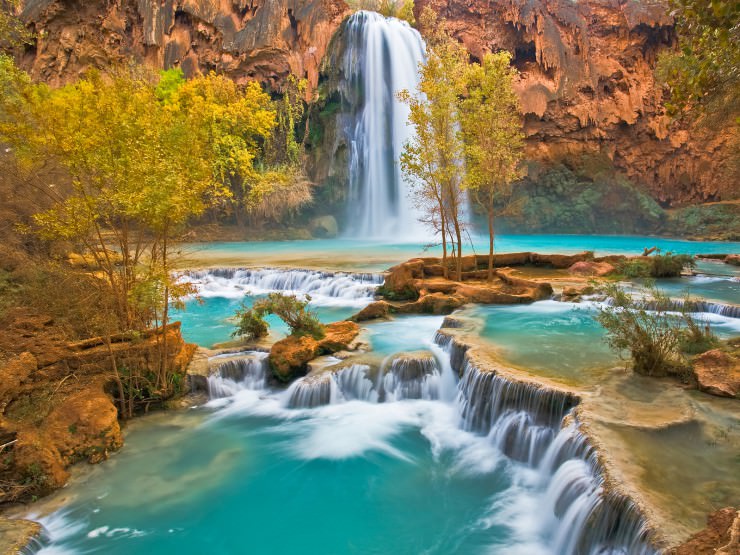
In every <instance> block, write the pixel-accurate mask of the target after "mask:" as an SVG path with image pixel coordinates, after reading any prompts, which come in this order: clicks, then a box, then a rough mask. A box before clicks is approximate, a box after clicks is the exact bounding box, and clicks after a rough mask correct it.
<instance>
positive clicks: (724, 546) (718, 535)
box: [669, 507, 740, 555]
mask: <svg viewBox="0 0 740 555" xmlns="http://www.w3.org/2000/svg"><path fill="white" fill-rule="evenodd" d="M669 553H670V555H732V554H736V553H740V511H738V510H737V509H735V508H734V507H725V508H724V509H719V510H718V511H715V512H713V513H712V514H710V515H709V516H708V517H707V527H706V528H705V529H704V530H702V531H701V532H698V533H696V534H694V535H693V536H691V537H690V538H689V539H688V540H686V542H684V543H683V544H681V545H680V546H678V547H676V548H673V549H671V550H670V551H669Z"/></svg>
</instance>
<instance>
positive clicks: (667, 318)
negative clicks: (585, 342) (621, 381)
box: [596, 284, 717, 376]
mask: <svg viewBox="0 0 740 555" xmlns="http://www.w3.org/2000/svg"><path fill="white" fill-rule="evenodd" d="M605 292H606V294H607V295H609V297H610V298H611V299H612V304H611V305H609V306H605V307H603V308H601V309H600V310H599V313H598V315H597V316H596V319H597V321H598V322H599V323H600V324H601V325H602V326H603V327H604V328H605V329H606V342H607V343H608V344H609V347H611V349H612V350H613V351H615V352H617V353H619V354H621V353H623V352H624V351H628V352H629V353H630V358H631V360H632V365H633V368H634V370H635V372H637V373H638V374H643V375H646V376H665V375H668V374H678V375H682V374H684V373H685V370H686V368H687V365H688V363H687V361H686V357H685V353H688V354H697V353H700V352H704V351H706V350H708V349H710V348H712V347H713V346H715V345H716V342H717V340H716V338H715V337H714V335H713V334H712V332H711V329H710V328H709V324H708V323H706V322H703V321H701V320H696V319H695V318H693V317H692V316H691V315H690V314H689V312H688V311H689V310H690V307H691V306H692V301H691V300H690V299H689V298H688V297H687V298H686V301H685V303H684V305H683V307H684V308H682V309H681V311H680V312H681V313H680V314H679V315H676V314H675V312H673V311H671V309H672V307H675V303H673V302H672V301H671V299H670V298H669V297H668V296H667V295H665V294H664V293H661V292H660V291H659V290H658V289H656V288H655V287H654V286H650V287H649V295H648V297H647V298H639V299H635V298H634V297H633V296H632V295H630V294H628V293H625V292H624V291H623V290H622V289H620V288H619V287H618V286H617V285H616V284H607V285H605ZM648 307H651V308H653V309H654V310H648Z"/></svg>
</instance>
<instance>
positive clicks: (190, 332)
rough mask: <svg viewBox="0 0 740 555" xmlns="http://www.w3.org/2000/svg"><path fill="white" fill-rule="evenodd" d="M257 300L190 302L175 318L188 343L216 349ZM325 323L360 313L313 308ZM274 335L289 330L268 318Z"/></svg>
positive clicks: (338, 308) (342, 308) (346, 308)
mask: <svg viewBox="0 0 740 555" xmlns="http://www.w3.org/2000/svg"><path fill="white" fill-rule="evenodd" d="M256 298H257V297H251V296H245V297H244V298H242V299H231V298H224V297H209V298H206V299H203V300H202V301H197V300H189V301H187V302H186V303H185V309H184V310H173V311H172V318H173V319H174V320H180V321H181V322H182V335H183V337H184V338H185V341H189V342H192V343H197V344H198V345H201V346H203V347H208V348H210V347H213V346H214V345H215V344H217V343H223V342H225V341H229V340H230V339H232V337H231V333H232V332H233V331H234V330H235V329H236V328H235V323H234V314H235V312H236V310H238V309H239V308H240V306H241V304H242V302H244V304H245V305H246V306H251V305H252V303H253V302H254V300H255V299H256ZM310 310H312V311H313V312H315V313H316V315H317V316H318V317H319V320H321V321H322V322H323V323H325V324H328V323H330V322H336V321H337V320H344V319H346V318H349V317H350V316H352V314H354V313H355V312H357V310H358V309H357V308H356V307H352V306H311V307H310ZM266 320H267V322H268V323H269V325H270V332H271V333H273V334H275V335H276V336H277V337H281V336H284V335H286V334H287V332H288V328H287V326H286V325H285V324H284V323H283V321H282V320H280V319H279V318H277V317H276V316H268V317H267V318H266Z"/></svg>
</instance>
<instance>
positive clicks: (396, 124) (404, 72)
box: [343, 11, 424, 239]
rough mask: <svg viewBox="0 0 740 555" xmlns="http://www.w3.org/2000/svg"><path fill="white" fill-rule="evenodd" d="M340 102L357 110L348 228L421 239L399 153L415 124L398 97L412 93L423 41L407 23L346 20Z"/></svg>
mask: <svg viewBox="0 0 740 555" xmlns="http://www.w3.org/2000/svg"><path fill="white" fill-rule="evenodd" d="M346 29H347V30H346V32H347V49H346V51H345V55H344V61H343V66H344V67H343V71H344V75H345V79H346V83H345V87H344V89H345V90H344V93H343V96H344V101H345V103H347V104H349V105H350V106H352V107H353V108H354V118H353V121H352V122H351V123H350V124H349V128H348V129H346V133H347V136H348V142H349V145H350V167H349V181H350V183H349V207H348V209H349V214H348V221H349V222H350V224H349V229H348V233H349V235H351V236H354V237H360V238H375V239H377V238H396V239H398V238H404V239H411V238H414V237H422V236H423V229H422V226H421V223H420V222H419V219H418V218H419V215H418V213H417V210H416V208H415V207H414V205H413V204H412V202H411V199H410V198H409V187H408V184H407V183H406V182H405V181H404V180H403V178H402V176H401V170H400V165H399V158H400V155H401V152H402V150H403V146H404V144H405V143H406V141H407V140H408V139H409V137H410V136H411V133H412V129H411V127H410V125H409V123H408V114H409V110H408V107H406V106H405V105H404V104H403V103H401V102H400V101H399V100H398V99H397V98H396V94H397V93H398V92H399V91H401V90H404V89H405V90H409V91H413V90H415V89H416V85H417V83H418V67H419V64H420V63H421V62H422V61H423V60H424V41H423V40H422V38H421V35H419V33H418V32H417V31H416V30H415V29H412V28H411V27H410V26H409V24H408V23H406V22H404V21H400V20H398V19H395V18H386V17H383V16H382V15H380V14H378V13H375V12H367V11H360V12H357V13H355V14H354V15H352V17H350V19H349V21H348V22H347V27H346Z"/></svg>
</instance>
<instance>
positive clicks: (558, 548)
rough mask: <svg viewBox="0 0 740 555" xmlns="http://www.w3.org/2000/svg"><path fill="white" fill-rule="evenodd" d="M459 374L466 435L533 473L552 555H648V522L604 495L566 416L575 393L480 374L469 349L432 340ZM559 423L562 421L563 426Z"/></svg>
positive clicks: (442, 338)
mask: <svg viewBox="0 0 740 555" xmlns="http://www.w3.org/2000/svg"><path fill="white" fill-rule="evenodd" d="M435 341H436V343H437V344H438V345H440V346H441V348H443V349H444V350H445V351H446V352H447V353H448V354H449V356H450V360H451V361H452V360H455V361H456V362H455V363H453V364H452V368H453V369H454V370H456V371H457V372H460V371H462V377H461V379H460V382H459V384H458V387H459V393H458V398H457V403H458V407H459V411H460V417H461V425H462V427H463V428H464V429H466V430H469V431H473V432H478V433H482V434H486V435H487V436H488V438H489V439H490V440H491V441H492V442H493V444H494V445H496V446H497V448H498V449H499V450H500V451H501V452H503V453H505V454H506V455H507V456H508V457H510V458H512V459H514V460H517V461H521V462H523V463H525V464H526V465H527V466H529V467H531V468H533V469H536V470H537V471H538V473H539V477H540V480H541V483H542V487H544V488H546V491H545V507H544V508H543V514H544V517H543V519H542V521H541V523H540V524H541V526H542V529H541V531H540V532H541V534H542V535H543V536H545V537H547V538H551V540H550V541H552V545H553V549H552V552H553V553H558V554H561V553H562V554H574V555H580V554H589V555H590V554H593V555H597V554H615V555H616V554H627V553H629V554H630V555H632V554H636V555H653V554H655V553H657V551H656V550H655V549H654V548H653V547H652V545H651V541H650V534H649V530H648V528H647V524H646V521H645V519H644V517H643V516H642V514H641V513H640V511H639V509H638V508H637V507H636V506H635V505H634V503H633V502H632V501H631V500H630V499H629V498H627V497H625V496H623V495H620V494H616V493H613V492H607V491H606V490H605V487H604V483H603V482H604V481H603V472H602V470H601V467H600V464H599V462H598V459H597V457H596V453H595V451H594V450H593V448H592V447H591V446H590V445H589V442H588V440H587V438H586V437H585V436H584V435H582V434H581V433H580V432H579V431H578V428H577V424H576V423H575V419H574V418H566V417H568V416H569V415H570V414H571V411H572V409H573V408H574V407H575V406H576V405H577V404H578V399H577V397H575V396H574V395H572V394H570V393H568V392H565V391H558V390H555V389H549V388H545V387H539V386H537V385H535V384H529V383H524V382H515V381H511V380H508V379H506V378H504V377H502V376H500V375H498V374H497V373H495V372H488V371H486V372H483V371H480V370H479V369H478V368H477V367H476V366H475V364H474V363H473V362H472V361H471V360H470V358H469V357H468V355H467V346H466V345H464V344H462V343H460V342H459V341H457V340H455V338H454V337H453V336H452V335H450V334H446V333H443V332H439V333H438V334H437V336H436V338H435ZM569 420H570V422H569V423H568V424H565V425H564V422H567V421H569Z"/></svg>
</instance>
